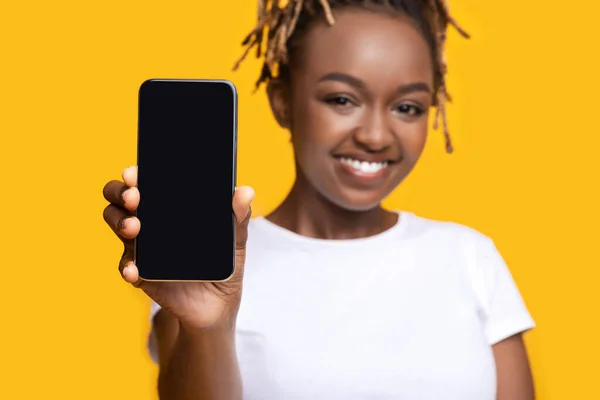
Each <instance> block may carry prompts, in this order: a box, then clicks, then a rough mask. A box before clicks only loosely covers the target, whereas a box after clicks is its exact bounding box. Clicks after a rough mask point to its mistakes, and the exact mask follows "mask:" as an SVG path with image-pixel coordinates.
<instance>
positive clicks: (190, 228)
mask: <svg viewBox="0 0 600 400" xmlns="http://www.w3.org/2000/svg"><path fill="white" fill-rule="evenodd" d="M236 146H237V94H236V89H235V87H234V85H233V84H232V83H231V82H228V81H207V80H168V79H167V80H154V79H153V80H148V81H145V82H144V83H143V84H142V85H141V86H140V90H139V114H138V162H137V164H138V189H139V191H140V204H139V206H138V209H137V212H136V215H137V217H138V218H139V220H140V223H141V229H140V232H139V235H138V237H137V238H136V240H135V262H136V265H137V267H138V270H139V274H140V278H142V279H144V280H151V281H221V280H226V279H227V278H229V277H230V276H231V275H232V274H233V272H234V267H235V218H234V215H233V210H232V198H233V192H234V190H235V184H236V183H235V181H236Z"/></svg>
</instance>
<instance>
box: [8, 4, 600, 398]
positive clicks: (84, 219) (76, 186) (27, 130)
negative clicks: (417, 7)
mask: <svg viewBox="0 0 600 400" xmlns="http://www.w3.org/2000/svg"><path fill="white" fill-rule="evenodd" d="M551 3H552V2H548V1H541V0H532V1H523V0H503V1H485V2H482V1H477V0H454V1H452V2H451V6H452V7H451V8H452V12H453V14H454V15H455V17H456V18H457V19H458V20H459V21H460V22H461V24H462V25H463V26H464V27H465V28H466V29H467V30H468V31H469V32H470V33H471V34H472V35H473V39H472V40H469V41H466V40H462V39H460V38H459V37H458V35H457V34H456V33H455V32H454V31H451V32H450V37H449V55H448V58H449V63H450V65H449V67H450V77H449V85H450V90H451V93H452V94H453V96H454V99H455V102H454V104H453V105H452V106H451V107H450V111H449V115H450V127H451V130H452V133H453V137H454V142H455V147H456V152H455V154H453V155H451V156H449V155H447V154H445V152H444V147H443V140H442V134H441V132H439V131H432V132H431V136H430V138H431V139H430V141H429V143H428V147H427V149H426V152H425V154H424V157H423V159H422V161H421V163H420V165H419V166H418V167H417V169H416V170H415V171H414V173H413V174H412V175H411V176H410V177H409V179H408V180H407V181H406V182H405V183H404V184H403V185H402V187H401V188H399V189H398V190H397V191H396V192H395V193H394V194H393V195H392V196H391V197H390V199H389V200H388V201H386V203H387V204H388V205H390V206H393V207H397V208H402V209H406V210H411V211H414V212H417V213H419V214H421V215H424V216H427V217H431V218H441V219H450V220H454V221H457V222H460V223H464V224H467V225H470V226H472V227H474V228H476V229H479V230H480V231H482V232H484V233H486V234H488V235H490V236H492V237H493V238H494V239H495V241H496V243H497V244H498V247H499V248H500V250H501V251H502V253H503V255H504V256H505V258H506V260H507V262H508V263H509V265H510V267H511V270H512V272H513V275H514V277H515V279H516V281H517V283H518V285H519V287H520V289H521V291H522V293H523V296H524V298H525V300H526V302H527V305H528V306H529V308H530V310H531V312H532V314H533V316H534V318H535V320H536V322H537V324H538V327H537V329H536V330H535V331H533V332H532V333H531V334H529V335H528V336H527V343H528V345H529V349H530V353H531V359H532V363H533V368H534V373H535V379H536V384H537V388H538V393H539V398H540V399H543V400H564V399H598V398H600V388H599V386H598V384H597V381H598V375H599V373H600V367H598V363H599V360H600V346H599V344H598V340H599V338H600V327H599V322H598V313H599V312H600V311H599V310H598V308H599V307H598V306H600V301H599V297H598V286H599V281H600V272H599V267H600V263H599V256H598V250H597V247H596V246H597V242H598V239H599V234H598V228H599V225H600V218H599V213H598V210H597V207H598V204H599V200H600V199H599V195H598V191H597V188H596V185H597V184H598V179H597V176H598V172H600V168H599V167H598V158H599V157H598V152H599V151H600V149H599V147H600V139H599V137H600V130H599V128H598V122H597V118H598V117H597V114H596V113H597V110H598V108H599V107H598V105H599V103H598V101H599V97H598V93H599V89H600V85H599V79H598V71H599V70H600V63H599V62H598V60H596V59H595V57H596V54H595V52H594V49H595V48H597V46H598V42H597V37H598V34H597V31H596V30H595V28H596V26H597V17H596V16H597V15H598V13H599V12H600V5H599V4H598V3H596V2H592V1H588V2H587V5H586V4H580V3H573V7H570V6H564V7H563V6H560V7H557V6H555V5H552V4H551ZM575 5H577V7H575ZM255 6H256V5H255V2H254V1H252V0H244V1H242V0H237V1H235V2H225V1H201V0H196V1H184V0H174V1H170V2H162V1H161V2H159V1H153V0H145V1H138V0H131V1H115V0H106V1H103V2H85V1H64V0H59V1H37V2H35V1H16V0H2V1H1V2H0V72H1V73H0V140H1V141H0V178H1V180H0V182H1V186H0V190H1V196H0V202H1V207H0V267H1V271H2V275H1V278H0V282H1V284H0V300H1V302H0V310H1V311H0V318H1V320H0V321H1V322H0V326H1V328H0V398H1V399H11V400H13V399H14V400H16V399H50V398H52V399H90V400H91V399H102V400H106V399H113V400H117V399H156V396H155V379H156V374H157V369H156V367H155V366H154V365H153V364H151V362H150V360H149V358H148V355H147V353H146V350H145V343H146V342H145V340H146V334H147V330H148V327H149V325H148V320H147V316H148V305H149V302H148V300H147V299H146V298H144V296H142V295H141V293H139V292H137V291H135V290H134V289H133V288H131V287H129V286H127V285H126V284H124V283H123V282H122V281H121V279H120V277H119V274H118V273H117V261H118V259H119V257H120V254H121V247H120V245H119V242H118V241H117V239H116V238H115V237H114V236H113V235H112V233H111V231H110V230H109V229H108V228H107V227H106V226H105V225H104V222H103V220H102V209H103V208H104V206H105V202H104V200H103V198H102V191H101V190H102V186H103V185H104V183H105V182H107V181H108V180H110V179H115V178H119V177H120V172H121V170H122V168H124V167H126V166H129V165H131V164H134V163H135V154H136V150H135V149H136V122H137V114H136V112H137V89H138V86H139V84H140V83H141V82H142V81H143V80H145V79H147V78H154V77H162V78H229V79H232V80H233V81H234V82H235V83H236V85H237V86H238V89H239V93H240V156H239V182H240V184H249V185H252V186H253V187H254V188H255V189H256V192H257V200H256V203H255V204H256V213H257V214H264V213H266V212H268V211H269V210H270V209H271V208H273V207H274V206H275V205H276V204H277V203H278V202H279V201H280V200H281V199H282V198H283V196H284V195H285V193H286V191H287V189H288V188H289V186H290V184H291V182H292V178H293V165H292V159H291V156H292V154H291V151H290V148H289V143H288V140H287V134H286V132H284V131H281V130H280V129H278V127H277V126H276V125H275V123H274V121H273V120H272V118H271V115H270V113H269V110H268V106H267V103H266V100H265V96H264V93H263V92H262V91H261V92H258V93H256V94H254V95H253V93H252V92H253V83H254V81H255V79H256V77H257V76H258V72H259V71H258V68H259V64H258V62H257V61H256V60H254V59H250V60H249V61H248V62H247V63H245V64H244V65H243V67H242V69H241V70H240V71H239V72H237V73H233V72H231V66H232V65H233V63H234V61H235V60H236V59H237V57H238V56H239V55H240V54H241V51H242V48H241V47H240V41H241V39H242V38H243V36H244V35H245V34H246V33H247V32H248V31H249V30H250V29H251V28H252V26H253V24H254V18H255V15H256V10H255ZM197 184H200V185H201V184H202V181H201V179H200V178H199V179H198V182H197ZM179 193H181V194H184V193H185V188H182V189H181V191H180V192H179ZM207 194H208V195H210V188H207ZM174 206H176V205H174Z"/></svg>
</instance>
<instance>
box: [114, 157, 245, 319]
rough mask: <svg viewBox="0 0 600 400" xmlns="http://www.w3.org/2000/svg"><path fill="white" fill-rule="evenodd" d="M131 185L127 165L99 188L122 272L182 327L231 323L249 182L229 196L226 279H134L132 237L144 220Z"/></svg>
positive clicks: (241, 261)
mask: <svg viewBox="0 0 600 400" xmlns="http://www.w3.org/2000/svg"><path fill="white" fill-rule="evenodd" d="M136 185H137V167H130V168H127V169H125V170H124V171H123V181H111V182H109V183H107V184H106V186H104V190H103V192H104V197H105V198H106V200H107V201H108V202H109V203H110V204H109V205H108V206H107V207H106V208H105V209H104V220H105V221H106V223H107V224H108V225H109V226H110V227H111V228H112V230H113V231H114V232H115V234H116V235H117V236H118V237H119V238H120V239H121V241H122V242H123V244H124V248H125V251H124V253H123V256H122V257H121V261H120V262H119V271H120V273H121V275H122V277H123V278H124V279H125V281H127V282H129V283H131V284H132V285H134V286H135V287H138V288H140V289H142V290H143V291H144V292H145V293H146V294H147V295H148V296H149V297H150V298H151V299H152V300H154V301H155V302H156V303H158V304H159V305H160V306H161V307H162V308H163V309H164V310H167V311H169V312H170V313H171V314H172V315H174V316H175V317H177V318H178V319H179V321H180V323H181V324H183V325H184V326H186V327H189V328H191V329H207V328H212V327H215V326H223V325H224V324H225V325H227V324H232V323H234V321H235V318H236V316H237V310H238V308H239V304H240V300H241V294H242V280H243V275H244V263H245V260H246V240H247V238H248V222H249V221H250V216H251V209H250V204H251V202H252V200H253V199H254V191H253V190H252V189H251V188H249V187H239V188H237V189H236V191H235V194H234V196H233V211H234V214H235V217H236V221H237V223H236V229H237V230H236V261H235V272H234V275H233V276H232V277H231V278H230V279H229V280H228V281H227V282H214V283H212V282H202V283H196V282H183V283H182V282H147V281H142V280H140V279H139V274H138V269H137V267H136V266H135V264H134V262H133V241H134V239H135V237H136V236H137V235H138V233H139V231H140V228H141V225H142V224H143V221H139V220H138V219H137V218H136V217H135V216H134V215H135V210H136V209H137V206H138V204H139V202H140V192H139V191H138V190H137V188H136ZM167 187H168V185H165V190H168V189H167ZM142 195H143V194H142ZM166 234H168V232H166Z"/></svg>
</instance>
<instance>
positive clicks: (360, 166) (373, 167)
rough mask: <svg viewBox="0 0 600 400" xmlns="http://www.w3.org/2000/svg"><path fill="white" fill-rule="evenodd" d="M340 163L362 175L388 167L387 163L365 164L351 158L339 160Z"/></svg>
mask: <svg viewBox="0 0 600 400" xmlns="http://www.w3.org/2000/svg"><path fill="white" fill-rule="evenodd" d="M340 161H341V162H342V163H344V164H346V165H349V166H351V167H352V168H354V169H355V170H357V171H359V172H361V173H363V174H374V173H376V172H378V171H379V170H381V169H383V168H385V167H387V166H388V162H387V161H384V162H366V161H358V160H354V159H351V158H341V159H340Z"/></svg>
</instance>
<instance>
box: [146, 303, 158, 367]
mask: <svg viewBox="0 0 600 400" xmlns="http://www.w3.org/2000/svg"><path fill="white" fill-rule="evenodd" d="M159 310H160V306H159V305H158V304H157V303H156V302H154V301H153V302H152V303H151V305H150V332H148V343H147V347H148V352H149V353H150V358H151V359H152V361H154V362H155V363H156V364H158V346H157V343H156V338H155V337H154V329H153V328H154V326H153V325H154V317H155V316H156V314H157V313H158V311H159Z"/></svg>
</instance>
